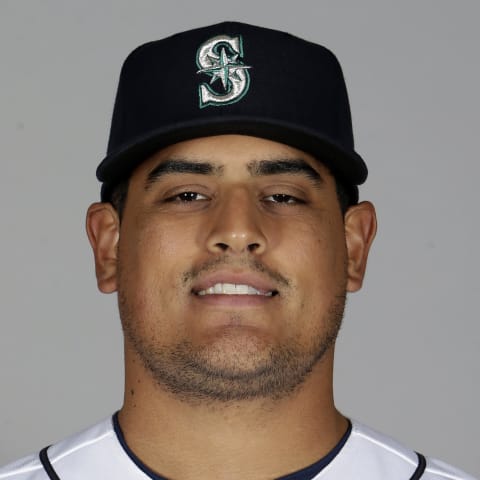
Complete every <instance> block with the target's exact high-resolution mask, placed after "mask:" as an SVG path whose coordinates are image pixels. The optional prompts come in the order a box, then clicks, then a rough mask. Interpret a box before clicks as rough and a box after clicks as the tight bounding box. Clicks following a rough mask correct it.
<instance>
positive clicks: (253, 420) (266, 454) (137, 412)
mask: <svg viewBox="0 0 480 480" xmlns="http://www.w3.org/2000/svg"><path fill="white" fill-rule="evenodd" d="M322 367H323V368H322ZM326 367H328V366H326V365H325V364H323V365H321V366H319V368H317V371H314V372H313V373H312V375H311V376H310V377H309V378H308V379H307V381H306V382H305V383H304V384H303V385H302V386H301V388H299V389H298V391H296V392H295V393H293V394H291V395H290V396H288V397H286V398H283V399H280V400H278V399H277V400H268V399H258V400H251V401H239V402H231V403H221V402H217V403H215V402H208V403H207V402H204V403H200V402H195V403H189V402H187V401H185V400H184V399H182V400H181V401H180V400H178V398H176V397H175V396H174V395H172V394H170V393H167V392H164V391H162V389H160V388H159V387H158V386H157V385H153V384H151V383H150V382H143V383H142V384H140V385H141V388H138V385H139V384H138V382H137V388H136V389H135V390H134V389H133V388H132V389H128V388H127V389H126V395H125V403H124V406H123V408H122V409H121V411H120V414H119V422H120V425H121V428H122V430H123V433H124V436H125V440H126V442H127V445H128V446H129V448H130V449H131V450H132V451H133V452H134V453H135V455H136V456H137V457H138V458H139V459H140V460H141V461H142V462H143V463H145V465H147V466H148V467H149V468H150V469H151V470H153V471H155V472H157V473H158V474H159V475H162V476H165V477H167V478H171V479H178V478H181V479H184V480H190V479H193V478H195V479H196V480H201V479H202V478H205V479H207V478H208V479H211V478H229V479H232V480H235V479H236V478H239V479H240V478H241V479H242V480H243V479H245V478H249V479H256V478H258V479H265V478H276V477H280V476H282V475H285V474H287V473H290V472H293V471H296V470H300V469H301V468H304V467H306V466H308V465H310V464H312V463H314V462H316V461H318V460H319V459H321V458H322V457H323V456H324V455H326V454H327V453H328V452H329V451H330V450H331V449H332V448H333V447H334V446H335V445H336V444H337V443H338V441H339V440H340V439H341V437H342V436H343V434H344V433H345V432H346V430H347V428H348V421H347V420H346V419H345V418H344V417H343V416H342V415H341V414H340V413H339V412H338V411H337V410H336V409H335V407H334V403H333V393H332V391H331V381H330V380H329V379H328V378H322V377H324V376H325V375H327V376H331V373H330V372H329V370H330V368H329V367H328V368H326ZM127 387H128V382H127ZM132 391H133V394H132Z"/></svg>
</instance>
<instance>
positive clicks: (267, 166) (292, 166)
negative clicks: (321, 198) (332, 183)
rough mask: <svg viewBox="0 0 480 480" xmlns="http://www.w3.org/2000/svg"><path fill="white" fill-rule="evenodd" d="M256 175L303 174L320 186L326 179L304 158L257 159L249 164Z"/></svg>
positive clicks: (250, 169)
mask: <svg viewBox="0 0 480 480" xmlns="http://www.w3.org/2000/svg"><path fill="white" fill-rule="evenodd" d="M247 168H248V171H249V172H250V174H251V175H252V176H254V177H257V176H264V175H281V174H289V175H303V176H305V177H307V178H309V179H310V180H313V182H314V183H315V184H316V185H317V186H320V185H322V184H323V183H324V180H323V178H322V176H321V175H320V173H319V172H318V171H317V170H315V169H314V168H313V167H311V166H310V165H309V164H308V163H307V162H305V161H304V160H302V159H285V160H283V159H275V160H260V161H258V160H255V161H253V162H250V163H249V164H248V166H247Z"/></svg>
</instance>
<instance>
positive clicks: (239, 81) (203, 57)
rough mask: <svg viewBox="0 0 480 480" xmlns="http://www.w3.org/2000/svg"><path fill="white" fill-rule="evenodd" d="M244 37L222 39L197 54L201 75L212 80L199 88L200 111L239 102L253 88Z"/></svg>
mask: <svg viewBox="0 0 480 480" xmlns="http://www.w3.org/2000/svg"><path fill="white" fill-rule="evenodd" d="M242 59H243V45H242V37H241V36H240V35H238V36H236V37H229V36H227V35H218V36H216V37H213V38H211V39H210V40H207V41H206V42H205V43H203V44H202V45H201V46H200V48H199V49H198V51H197V66H198V68H199V70H198V71H197V74H203V75H207V76H209V77H210V82H209V83H202V84H201V85H200V86H199V87H198V93H199V97H200V108H203V107H206V106H208V105H215V106H220V105H229V104H231V103H235V102H238V101H239V100H240V99H241V98H243V97H244V96H245V94H246V93H247V92H248V88H249V86H250V75H249V72H248V69H249V68H250V66H249V65H245V64H244V63H243V60H242Z"/></svg>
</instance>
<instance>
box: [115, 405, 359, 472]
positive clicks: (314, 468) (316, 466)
mask: <svg viewBox="0 0 480 480" xmlns="http://www.w3.org/2000/svg"><path fill="white" fill-rule="evenodd" d="M112 421H113V429H114V430H115V434H116V435H117V438H118V441H119V442H120V445H121V446H122V448H123V449H124V450H125V453H126V454H127V455H128V456H129V457H130V459H131V460H132V462H133V463H135V465H136V466H137V467H138V468H139V469H140V470H141V471H142V472H143V473H145V475H147V476H148V477H150V478H151V479H152V480H167V479H166V477H161V476H160V475H157V474H156V473H155V472H153V471H152V470H150V469H149V468H148V467H147V466H146V465H145V464H144V463H143V462H142V461H141V460H140V459H139V458H138V457H137V456H136V455H135V454H134V453H133V452H132V451H131V450H130V448H129V446H128V445H127V442H126V441H125V437H124V436H123V432H122V429H121V428H120V423H119V422H118V412H116V413H115V414H114V415H113V417H112ZM351 433H352V422H350V420H349V421H348V428H347V431H346V432H345V434H344V435H343V437H342V438H341V439H340V441H339V442H338V443H337V445H335V447H333V449H332V450H330V452H329V453H327V455H325V456H324V457H323V458H321V459H320V460H319V461H318V462H315V463H313V464H312V465H309V466H308V467H305V468H302V469H301V470H298V471H296V472H293V473H290V474H288V475H285V476H284V477H280V478H278V479H277V480H310V479H311V478H313V477H314V476H315V475H318V474H319V473H320V472H321V471H322V470H323V469H324V468H325V467H326V466H327V465H328V464H329V463H330V462H331V461H332V460H333V459H334V458H335V457H336V456H337V455H338V454H339V453H340V450H341V449H342V448H343V446H344V445H345V443H346V442H347V440H348V438H349V437H350V434H351Z"/></svg>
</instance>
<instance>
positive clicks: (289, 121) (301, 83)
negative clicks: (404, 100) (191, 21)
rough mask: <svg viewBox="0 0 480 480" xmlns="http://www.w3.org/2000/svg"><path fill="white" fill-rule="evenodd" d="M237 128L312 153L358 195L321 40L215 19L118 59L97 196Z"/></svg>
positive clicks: (353, 156)
mask: <svg viewBox="0 0 480 480" xmlns="http://www.w3.org/2000/svg"><path fill="white" fill-rule="evenodd" d="M221 134H241V135H251V136H256V137H261V138H265V139H269V140H274V141H277V142H281V143H285V144H287V145H290V146H292V147H295V148H298V149H300V150H303V151H305V152H307V153H309V154H311V155H313V156H315V157H316V158H317V159H318V160H319V161H320V162H322V163H323V164H324V165H326V166H327V167H328V168H329V169H330V170H331V172H332V174H333V175H334V176H335V177H336V178H337V180H339V181H340V182H342V184H343V185H344V186H346V187H347V188H348V189H349V190H350V194H351V196H353V199H352V200H353V202H352V203H356V202H357V201H358V188H357V185H359V184H361V183H363V182H364V181H365V179H366V177H367V167H366V165H365V163H364V161H363V160H362V158H361V157H360V156H359V155H358V154H357V153H356V152H355V150H354V143H353V131H352V121H351V114H350V107H349V102H348V96H347V90H346V86H345V81H344V77H343V73H342V69H341V67H340V64H339V62H338V60H337V59H336V57H335V56H334V54H333V53H332V52H330V51H329V50H328V49H326V48H325V47H323V46H320V45H317V44H315V43H311V42H309V41H306V40H303V39H301V38H298V37H296V36H293V35H291V34H289V33H285V32H281V31H277V30H272V29H268V28H263V27H258V26H254V25H249V24H244V23H240V22H223V23H218V24H215V25H210V26H207V27H202V28H197V29H194V30H189V31H185V32H182V33H178V34H176V35H173V36H170V37H167V38H164V39H162V40H157V41H153V42H149V43H146V44H144V45H142V46H140V47H138V48H136V49H135V50H134V51H133V52H132V53H131V54H130V55H129V56H128V57H127V59H126V60H125V62H124V64H123V67H122V70H121V73H120V80H119V84H118V90H117V95H116V99H115V105H114V109H113V115H112V124H111V130H110V138H109V142H108V148H107V156H106V157H105V158H104V159H103V161H102V162H101V163H100V165H99V166H98V168H97V178H98V180H100V181H101V182H103V185H102V193H101V197H102V200H103V201H108V200H109V198H110V195H111V192H112V189H113V188H114V186H115V185H116V184H118V182H120V181H122V180H124V179H126V178H128V177H129V175H130V174H131V173H132V171H133V170H134V169H135V167H137V166H138V165H139V164H140V163H142V162H143V161H144V160H145V159H147V158H148V157H149V156H151V155H153V154H154V153H155V152H156V151H158V150H159V149H161V148H164V147H166V146H168V145H171V144H174V143H177V142H180V141H184V140H189V139H193V138H198V137H205V136H211V135H221Z"/></svg>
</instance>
